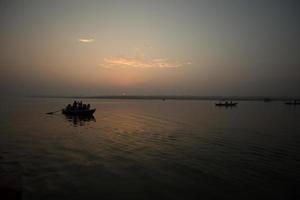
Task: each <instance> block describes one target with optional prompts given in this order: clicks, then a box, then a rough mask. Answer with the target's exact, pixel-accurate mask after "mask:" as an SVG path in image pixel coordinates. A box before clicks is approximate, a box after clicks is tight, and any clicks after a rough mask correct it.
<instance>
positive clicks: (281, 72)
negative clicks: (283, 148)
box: [0, 0, 300, 96]
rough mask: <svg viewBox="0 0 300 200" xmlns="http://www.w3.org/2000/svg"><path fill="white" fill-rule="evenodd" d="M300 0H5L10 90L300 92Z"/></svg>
mask: <svg viewBox="0 0 300 200" xmlns="http://www.w3.org/2000/svg"><path fill="white" fill-rule="evenodd" d="M299 2H300V1H298V0H294V1H292V0H280V1H276V0H270V1H268V0H251V1H248V0H244V1H242V0H240V1H238V0H215V1H213V0H207V1H201V0H180V1H179V0H118V1H117V0H107V1H104V0H103V1H102V0H98V1H92V0H90V1H89V0H81V1H80V0H69V1H67V0H61V1H53V0H49V1H43V0H36V1H31V0H19V1H14V0H0V23H1V29H0V30H1V32H0V41H1V45H0V72H1V73H0V89H1V93H2V94H22V95H32V94H44V95H47V94H49V95H55V94H58V95H120V94H124V93H126V94H128V95H130V94H136V95H155V94H156V95H161V94H167V95H181V94H182V95H280V96H281V95H287V96H295V95H297V96H299V95H300V92H299V91H300V90H299V89H300V69H299V68H300V55H299V54H300V20H299V19H300V3H299Z"/></svg>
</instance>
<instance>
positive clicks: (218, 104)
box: [215, 103, 238, 107]
mask: <svg viewBox="0 0 300 200" xmlns="http://www.w3.org/2000/svg"><path fill="white" fill-rule="evenodd" d="M237 104H238V103H215V105H216V106H225V107H229V106H236V105H237Z"/></svg>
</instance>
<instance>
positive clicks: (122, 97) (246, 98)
mask: <svg viewBox="0 0 300 200" xmlns="http://www.w3.org/2000/svg"><path fill="white" fill-rule="evenodd" d="M30 97H36V98H70V99H119V100H210V101H220V100H232V101H265V102H270V101H289V100H299V99H300V98H299V97H261V96H257V97H253V96H180V95H178V96H176V95H166V96H163V95H103V96H46V95H38V96H30Z"/></svg>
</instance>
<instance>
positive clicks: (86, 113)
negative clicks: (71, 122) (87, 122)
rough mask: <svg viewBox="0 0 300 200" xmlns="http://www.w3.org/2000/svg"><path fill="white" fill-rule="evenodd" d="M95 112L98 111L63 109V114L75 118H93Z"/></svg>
mask: <svg viewBox="0 0 300 200" xmlns="http://www.w3.org/2000/svg"><path fill="white" fill-rule="evenodd" d="M95 111H96V109H90V110H66V109H63V110H62V114H64V115H73V116H76V115H80V116H82V115H84V116H91V115H93V114H94V112H95Z"/></svg>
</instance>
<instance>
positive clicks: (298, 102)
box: [285, 100, 300, 105]
mask: <svg viewBox="0 0 300 200" xmlns="http://www.w3.org/2000/svg"><path fill="white" fill-rule="evenodd" d="M285 104H286V105H300V101H297V100H294V101H288V102H285Z"/></svg>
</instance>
